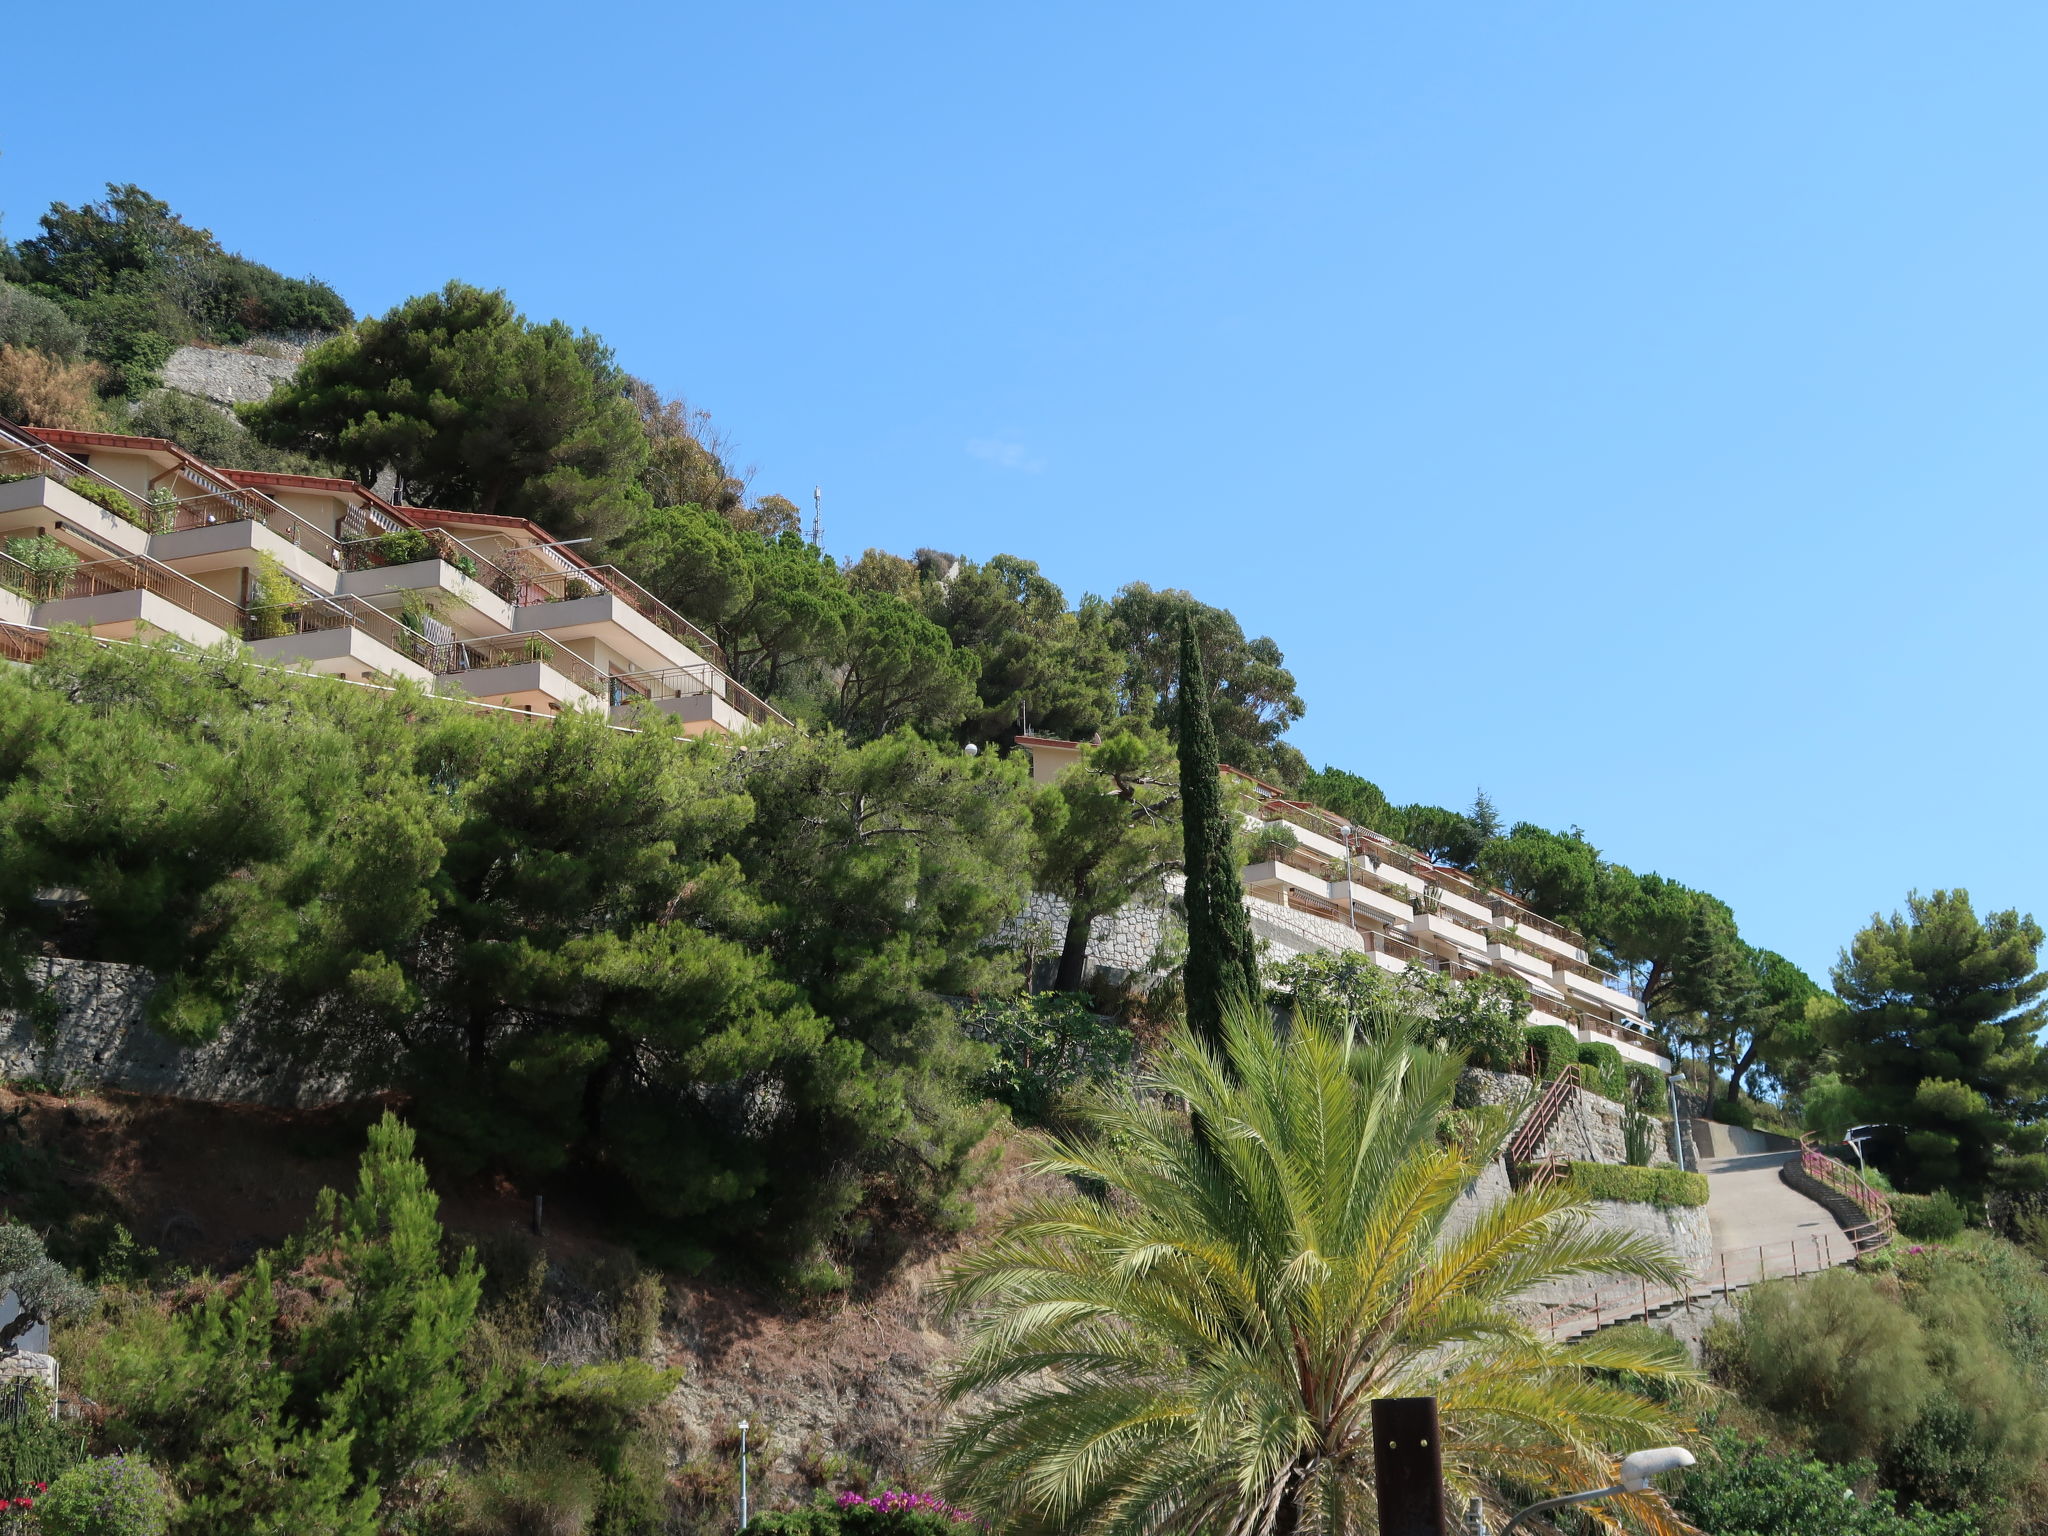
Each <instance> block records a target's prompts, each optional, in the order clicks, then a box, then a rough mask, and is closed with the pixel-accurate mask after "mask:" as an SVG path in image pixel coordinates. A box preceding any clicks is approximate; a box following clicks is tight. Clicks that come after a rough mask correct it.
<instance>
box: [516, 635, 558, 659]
mask: <svg viewBox="0 0 2048 1536" xmlns="http://www.w3.org/2000/svg"><path fill="white" fill-rule="evenodd" d="M520 650H521V658H522V659H523V660H526V661H553V660H554V659H555V648H554V645H553V644H552V643H551V642H549V641H548V640H546V639H543V638H542V637H541V636H539V635H528V636H527V637H526V644H525V645H524V646H522V647H521V648H520Z"/></svg>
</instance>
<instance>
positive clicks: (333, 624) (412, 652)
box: [242, 592, 447, 671]
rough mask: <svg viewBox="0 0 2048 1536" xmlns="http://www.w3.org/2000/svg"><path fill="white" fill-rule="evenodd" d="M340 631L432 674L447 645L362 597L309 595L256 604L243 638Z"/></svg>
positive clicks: (270, 637) (246, 622)
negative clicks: (366, 639) (361, 637)
mask: <svg viewBox="0 0 2048 1536" xmlns="http://www.w3.org/2000/svg"><path fill="white" fill-rule="evenodd" d="M337 629H354V630H359V631H361V632H362V633H363V634H366V635H368V636H369V637H370V638H371V639H373V640H375V641H376V642H377V643H378V644H380V645H382V646H384V647H385V648H386V649H388V650H392V651H395V652H397V653H398V654H399V655H400V656H403V657H404V658H405V659H406V660H407V661H412V662H417V663H418V664H419V665H421V666H423V667H425V668H427V669H428V670H429V671H444V670H446V668H445V667H437V666H436V665H435V663H436V662H437V661H440V660H441V659H443V658H442V653H443V652H444V651H446V649H447V646H446V645H437V644H435V642H433V641H432V640H429V639H428V638H427V637H426V636H425V635H423V634H421V633H420V632H419V631H418V630H416V629H414V628H412V627H411V626H410V625H408V624H406V623H404V622H403V621H402V620H399V619H396V618H394V617H392V616H391V615H390V614H388V613H386V612H384V610H383V609H381V608H373V607H372V606H371V605H370V604H368V603H366V602H364V601H363V600H362V599H361V598H359V597H328V596H325V595H324V594H320V593H311V592H309V593H306V594H304V595H303V596H301V597H297V598H294V599H292V600H291V601H290V602H286V603H278V604H270V605H260V604H259V605H252V606H251V607H250V609H249V612H248V618H247V620H246V621H245V623H244V624H243V628H242V638H243V639H245V640H248V641H251V642H254V641H259V640H278V639H283V638H284V637H285V636H287V635H312V634H321V633H325V632H328V631H332V630H337Z"/></svg>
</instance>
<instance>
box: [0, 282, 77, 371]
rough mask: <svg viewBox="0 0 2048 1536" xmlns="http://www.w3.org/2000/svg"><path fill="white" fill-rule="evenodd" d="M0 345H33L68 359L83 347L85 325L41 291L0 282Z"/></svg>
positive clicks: (52, 354) (37, 349)
mask: <svg viewBox="0 0 2048 1536" xmlns="http://www.w3.org/2000/svg"><path fill="white" fill-rule="evenodd" d="M0 347H33V348H34V349H35V350H36V351H38V352H47V353H49V354H50V356H52V357H61V358H63V359H64V360H65V361H66V362H70V361H72V360H73V359H75V358H76V357H77V356H78V354H79V353H80V352H82V351H84V350H85V327H84V326H82V325H80V324H79V323H78V322H77V321H76V320H73V319H72V318H71V317H70V316H69V315H67V314H65V313H64V310H63V308H62V306H60V305H58V304H56V303H55V302H53V301H52V300H49V299H46V298H44V297H43V296H42V295H41V294H39V293H31V292H30V291H29V290H28V289H26V288H20V287H16V286H15V285H14V284H13V283H0Z"/></svg>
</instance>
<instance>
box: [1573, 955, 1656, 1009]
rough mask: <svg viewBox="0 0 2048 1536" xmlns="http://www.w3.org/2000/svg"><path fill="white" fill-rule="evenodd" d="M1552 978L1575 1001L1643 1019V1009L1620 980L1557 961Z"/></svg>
mask: <svg viewBox="0 0 2048 1536" xmlns="http://www.w3.org/2000/svg"><path fill="white" fill-rule="evenodd" d="M1553 974H1554V975H1555V976H1556V978H1557V982H1558V985H1559V986H1561V987H1563V988H1564V989H1565V990H1566V991H1567V992H1570V993H1571V994H1573V995H1574V996H1576V997H1580V998H1583V999H1585V1000H1586V1001H1587V1002H1589V1003H1593V1004H1595V1005H1597V1006H1599V1007H1602V1008H1612V1009H1614V1010H1615V1011H1616V1012H1618V1013H1622V1014H1632V1015H1634V1016H1635V1017H1637V1018H1641V1017H1642V1012H1643V1005H1642V1003H1641V1002H1639V1001H1638V1000H1637V998H1636V996H1635V994H1634V993H1633V992H1632V991H1630V990H1629V988H1628V985H1627V983H1625V982H1624V981H1622V979H1621V978H1620V977H1619V976H1610V975H1608V973H1607V972H1605V971H1596V970H1594V969H1593V967H1592V966H1590V965H1580V964H1578V963H1576V962H1565V961H1560V962H1559V963H1558V964H1557V966H1556V967H1555V969H1554V972H1553Z"/></svg>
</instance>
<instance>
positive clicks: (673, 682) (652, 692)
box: [612, 662, 789, 725]
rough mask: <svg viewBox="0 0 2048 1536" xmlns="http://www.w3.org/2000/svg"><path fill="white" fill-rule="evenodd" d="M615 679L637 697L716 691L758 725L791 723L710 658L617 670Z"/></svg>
mask: <svg viewBox="0 0 2048 1536" xmlns="http://www.w3.org/2000/svg"><path fill="white" fill-rule="evenodd" d="M612 682H613V683H615V684H618V685H620V686H622V687H623V688H624V690H625V691H626V692H627V693H630V694H632V695H633V696H634V697H636V698H648V699H679V698H690V697H694V696H695V695H697V694H701V693H710V694H716V695H717V696H718V697H719V698H721V699H723V700H725V702H726V703H728V704H730V705H731V706H732V707H733V708H734V709H736V710H738V711H739V712H740V713H741V714H743V715H745V716H746V717H747V718H748V719H749V720H751V721H753V722H754V723H755V724H756V725H788V724H789V721H788V719H787V718H786V717H785V716H783V715H782V713H781V712H780V711H778V710H777V709H776V708H775V707H774V706H773V705H771V704H769V703H767V702H766V701H765V700H763V699H760V698H757V697H756V696H755V695H754V694H752V693H750V692H749V691H748V690H746V689H745V688H742V687H741V686H740V685H739V684H738V683H736V682H734V681H733V680H732V679H731V678H730V677H727V676H726V675H725V673H724V672H722V671H720V670H719V669H718V668H717V667H715V666H712V665H711V664H710V663H709V662H706V663H705V664H704V665H702V666H697V667H662V668H659V669H656V670H653V671H647V672H619V673H614V674H613V676H612ZM612 702H613V703H614V704H623V703H625V702H627V701H626V700H625V699H623V698H619V697H614V698H613V700H612Z"/></svg>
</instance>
